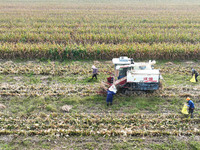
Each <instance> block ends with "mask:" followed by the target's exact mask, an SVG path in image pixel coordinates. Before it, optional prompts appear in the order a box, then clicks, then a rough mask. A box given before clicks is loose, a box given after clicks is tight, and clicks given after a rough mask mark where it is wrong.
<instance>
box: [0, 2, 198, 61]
mask: <svg viewBox="0 0 200 150" xmlns="http://www.w3.org/2000/svg"><path fill="white" fill-rule="evenodd" d="M156 2H157V1H147V0H146V1H143V2H140V1H108V2H107V1H101V0H100V1H94V2H93V1H73V2H72V1H58V2H56V1H51V2H48V1H41V2H38V1H13V2H10V1H1V2H0V3H1V5H0V8H1V9H0V14H1V15H0V20H1V25H0V58H21V59H24V58H27V57H28V58H31V59H35V58H46V59H75V58H76V59H91V58H92V59H110V58H112V57H118V56H121V55H127V56H130V57H134V58H137V59H149V58H151V59H173V60H176V59H181V60H182V59H186V60H187V59H198V58H199V57H200V52H199V51H200V44H199V42H200V36H199V28H200V18H199V15H200V9H199V2H198V1H191V2H190V3H189V4H188V3H187V1H183V2H181V3H178V2H177V3H173V1H171V2H169V3H162V1H160V2H158V3H156ZM174 2H175V1H174Z"/></svg>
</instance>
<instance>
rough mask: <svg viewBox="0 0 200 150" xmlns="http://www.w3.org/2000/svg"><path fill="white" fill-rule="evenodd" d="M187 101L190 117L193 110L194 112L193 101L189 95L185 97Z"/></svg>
mask: <svg viewBox="0 0 200 150" xmlns="http://www.w3.org/2000/svg"><path fill="white" fill-rule="evenodd" d="M186 100H187V103H188V107H189V114H191V118H193V112H194V108H195V107H194V103H193V101H192V100H191V99H190V98H189V97H187V99H186Z"/></svg>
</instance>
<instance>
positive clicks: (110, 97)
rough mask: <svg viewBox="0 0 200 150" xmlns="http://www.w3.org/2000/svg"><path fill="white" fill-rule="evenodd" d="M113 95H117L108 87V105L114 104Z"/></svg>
mask: <svg viewBox="0 0 200 150" xmlns="http://www.w3.org/2000/svg"><path fill="white" fill-rule="evenodd" d="M113 95H115V92H113V91H110V90H109V89H108V90H107V98H106V103H107V106H109V105H112V101H113Z"/></svg>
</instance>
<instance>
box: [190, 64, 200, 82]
mask: <svg viewBox="0 0 200 150" xmlns="http://www.w3.org/2000/svg"><path fill="white" fill-rule="evenodd" d="M193 75H195V80H196V82H198V79H197V77H198V76H199V73H198V72H197V71H196V70H195V69H194V68H193V67H192V77H193Z"/></svg>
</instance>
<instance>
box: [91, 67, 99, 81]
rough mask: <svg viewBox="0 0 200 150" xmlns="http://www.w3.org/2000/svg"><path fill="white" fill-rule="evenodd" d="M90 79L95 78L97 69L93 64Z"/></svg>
mask: <svg viewBox="0 0 200 150" xmlns="http://www.w3.org/2000/svg"><path fill="white" fill-rule="evenodd" d="M92 70H93V71H92V79H93V78H94V77H95V78H96V79H97V73H98V69H97V68H96V67H95V66H94V65H93V66H92Z"/></svg>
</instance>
